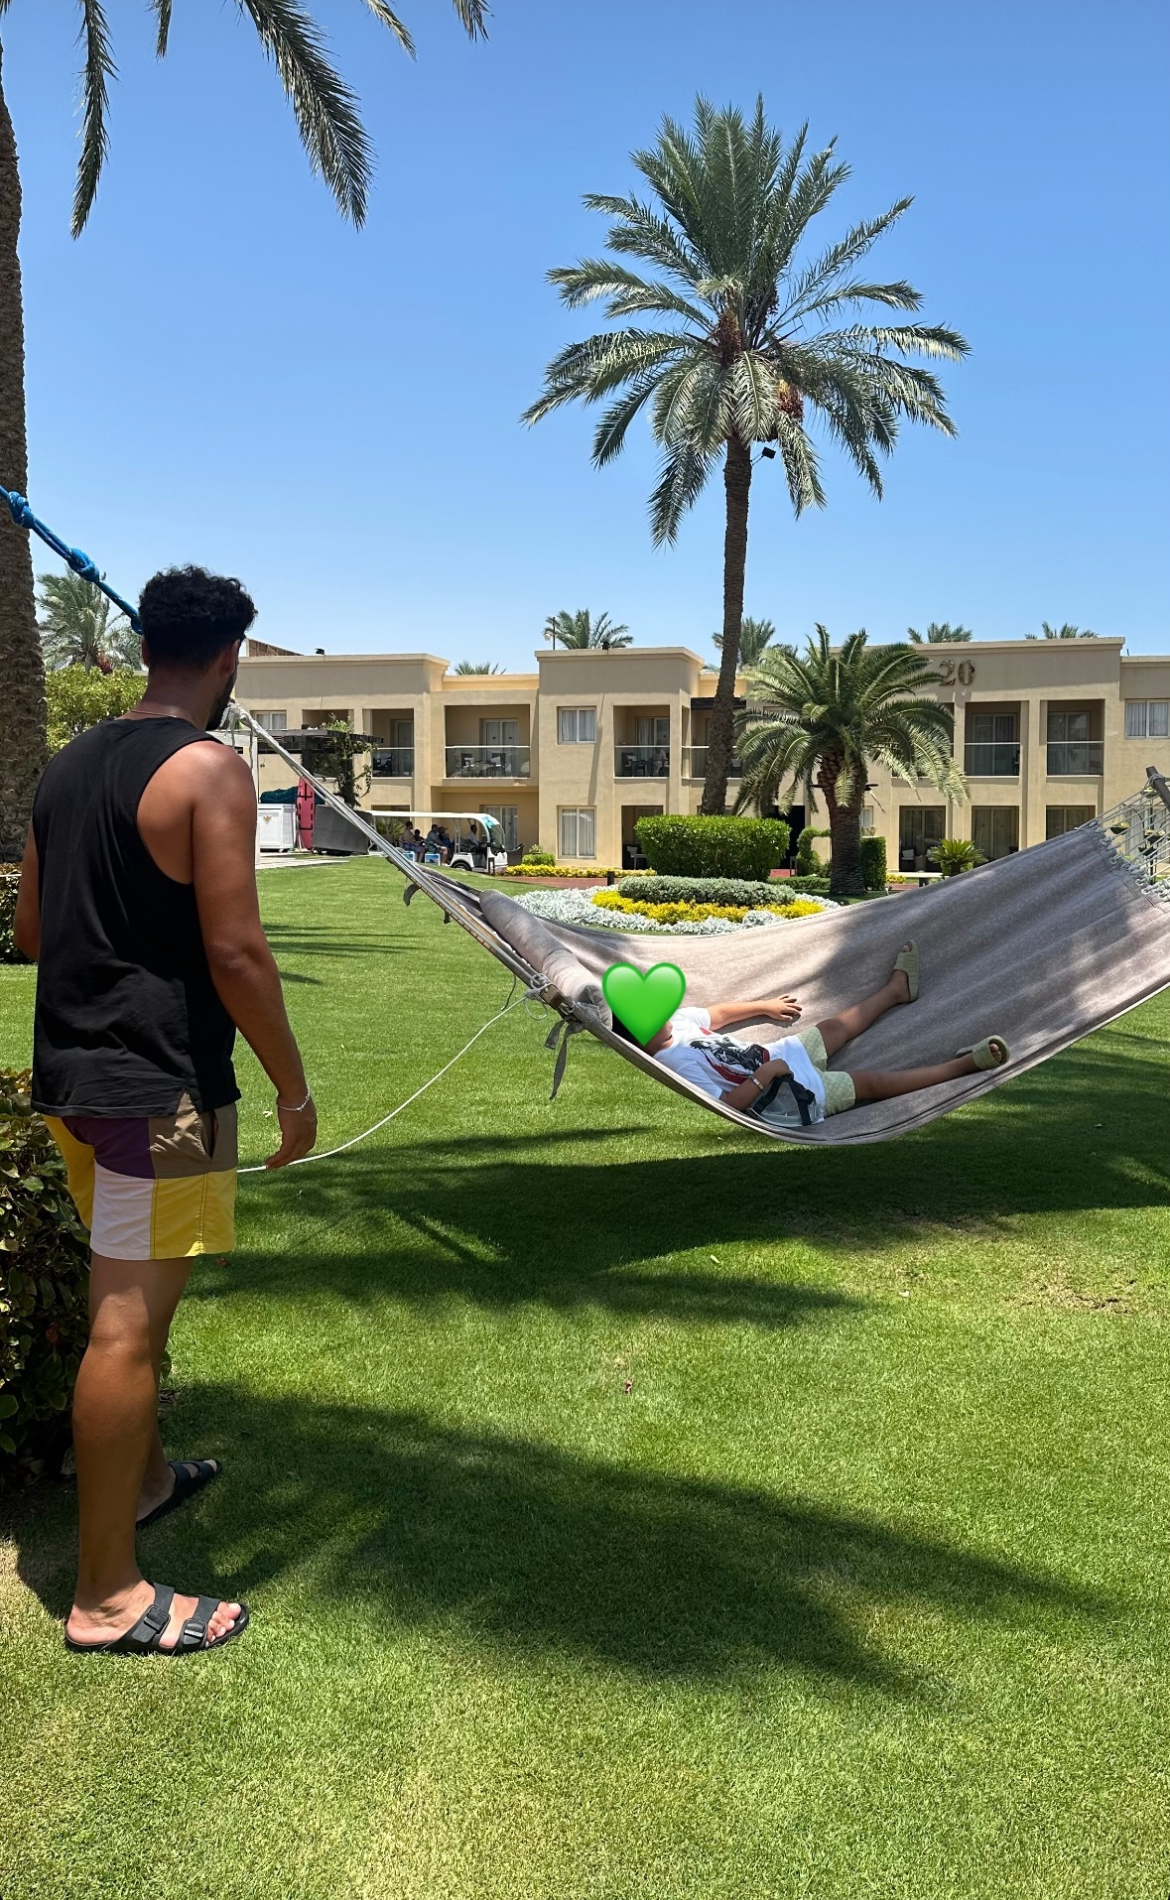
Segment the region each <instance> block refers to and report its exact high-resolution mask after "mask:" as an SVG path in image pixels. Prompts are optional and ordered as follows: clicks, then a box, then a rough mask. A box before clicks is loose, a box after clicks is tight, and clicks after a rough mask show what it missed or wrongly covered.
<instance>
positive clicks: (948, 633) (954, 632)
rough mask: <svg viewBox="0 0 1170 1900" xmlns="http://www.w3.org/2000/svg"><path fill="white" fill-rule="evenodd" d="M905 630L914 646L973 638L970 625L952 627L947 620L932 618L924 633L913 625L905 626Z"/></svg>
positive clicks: (949, 642)
mask: <svg viewBox="0 0 1170 1900" xmlns="http://www.w3.org/2000/svg"><path fill="white" fill-rule="evenodd" d="M906 632H907V635H908V636H909V638H910V641H911V643H912V644H913V645H914V646H916V647H937V646H944V645H952V644H953V643H954V642H955V641H962V640H973V639H974V638H975V635H974V634H973V633H972V631H971V629H970V627H952V625H951V623H950V621H949V620H932V621H931V623H930V625H929V627H927V629H926V632H925V633H919V632H918V630H917V628H915V627H907V629H906Z"/></svg>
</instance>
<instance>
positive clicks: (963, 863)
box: [926, 838, 987, 877]
mask: <svg viewBox="0 0 1170 1900" xmlns="http://www.w3.org/2000/svg"><path fill="white" fill-rule="evenodd" d="M926 855H927V857H928V858H929V859H930V861H931V863H932V864H937V866H938V868H939V870H940V871H941V872H942V874H943V876H944V877H958V876H959V874H960V872H961V871H973V870H974V869H975V866H976V865H977V864H986V863H987V859H986V858H985V857H984V855H983V853H982V851H977V850H976V849H975V846H974V845H973V844H972V843H971V840H970V838H943V839H942V840H941V841H940V842H939V843H938V844H936V845H932V846H931V848H930V850H929V851H928V852H927V854H926Z"/></svg>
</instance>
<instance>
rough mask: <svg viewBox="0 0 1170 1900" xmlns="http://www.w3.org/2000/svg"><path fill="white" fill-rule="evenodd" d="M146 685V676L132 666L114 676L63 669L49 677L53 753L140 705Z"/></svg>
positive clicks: (47, 696) (47, 692)
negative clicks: (80, 734) (94, 727)
mask: <svg viewBox="0 0 1170 1900" xmlns="http://www.w3.org/2000/svg"><path fill="white" fill-rule="evenodd" d="M145 686H146V674H145V673H136V672H133V671H132V670H131V669H130V668H129V667H117V668H115V670H114V671H113V672H112V673H102V672H99V670H98V669H97V667H89V666H62V667H59V668H58V669H57V670H56V671H53V672H49V673H47V674H46V675H45V699H46V701H47V703H48V708H49V714H48V720H49V725H48V731H49V751H50V752H59V751H60V750H61V747H62V746H63V745H68V744H69V741H70V739H76V737H77V735H78V733H79V732H86V731H88V729H89V727H90V726H96V725H97V724H98V723H99V721H100V720H102V719H116V718H118V717H119V715H120V714H121V713H128V712H131V711H132V710H133V708H134V707H135V706H137V704H138V702H139V700H140V699H141V698H142V694H143V690H144V689H145Z"/></svg>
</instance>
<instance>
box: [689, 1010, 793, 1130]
mask: <svg viewBox="0 0 1170 1900" xmlns="http://www.w3.org/2000/svg"><path fill="white" fill-rule="evenodd" d="M707 1014H708V1016H710V1018H711V1027H712V1029H713V1030H714V1031H715V1033H716V1035H718V1033H719V1031H720V1030H721V1029H728V1028H730V1026H731V1024H732V1023H755V1022H759V1021H760V1020H761V1018H764V1017H766V1018H767V1019H768V1020H769V1021H770V1022H774V1023H794V1022H796V1021H798V1019H799V1017H800V1004H799V1003H798V1002H797V1000H796V998H795V996H764V997H760V996H757V997H746V998H743V999H741V1000H735V1001H732V1002H730V1003H712V1004H711V1006H710V1008H709V1009H708V1011H707ZM737 1106H738V1104H737Z"/></svg>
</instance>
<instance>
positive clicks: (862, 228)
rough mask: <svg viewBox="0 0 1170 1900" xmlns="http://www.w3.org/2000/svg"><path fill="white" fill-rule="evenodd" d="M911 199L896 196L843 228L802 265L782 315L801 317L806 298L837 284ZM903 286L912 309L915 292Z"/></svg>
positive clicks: (887, 228) (918, 299)
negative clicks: (893, 201)
mask: <svg viewBox="0 0 1170 1900" xmlns="http://www.w3.org/2000/svg"><path fill="white" fill-rule="evenodd" d="M913 202H914V200H913V199H912V198H899V199H898V201H897V203H896V204H892V205H891V206H890V208H889V210H888V211H883V212H882V213H881V215H880V216H879V217H876V218H863V219H862V221H861V223H860V224H855V225H854V226H853V229H852V230H851V231H847V232H846V233H845V236H844V237H843V238H841V239H839V241H838V242H837V243H836V244H830V245H829V247H828V249H827V250H825V251H822V252H821V255H820V256H819V257H818V258H816V259H815V261H814V262H813V263H811V264H808V265H806V266H805V268H804V270H802V271H801V272H800V273H799V275H798V276H797V277H796V278H795V279H794V281H793V284H792V289H791V292H790V294H789V297H788V302H787V305H786V315H788V316H791V317H793V318H795V317H799V316H801V315H802V314H803V313H804V309H805V305H806V303H807V301H808V300H809V299H810V298H812V297H814V296H816V295H817V294H818V293H819V292H821V291H823V290H827V289H828V288H829V287H830V286H831V285H833V284H836V283H838V282H839V280H840V278H841V277H842V275H843V274H844V272H845V271H848V270H852V269H853V266H854V265H855V264H859V263H860V262H861V260H862V258H863V257H865V255H866V254H867V252H869V251H871V250H872V249H873V247H874V245H875V244H876V243H877V241H878V239H879V238H880V237H881V236H882V235H883V234H884V233H885V232H886V231H888V230H890V228H891V227H892V226H893V225H895V224H897V222H898V220H899V218H900V217H902V215H903V213H904V212H906V211H908V210H909V208H910V206H911V205H912V204H913ZM903 288H904V290H906V291H907V292H908V293H909V296H910V297H911V299H912V301H911V302H909V303H907V304H906V305H904V306H903V307H904V308H906V309H908V310H916V309H917V308H918V305H919V303H920V302H921V298H920V297H919V295H918V293H917V291H913V290H911V289H910V286H909V284H906V285H904V286H903Z"/></svg>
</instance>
